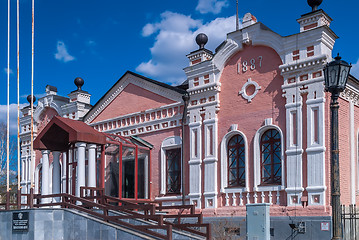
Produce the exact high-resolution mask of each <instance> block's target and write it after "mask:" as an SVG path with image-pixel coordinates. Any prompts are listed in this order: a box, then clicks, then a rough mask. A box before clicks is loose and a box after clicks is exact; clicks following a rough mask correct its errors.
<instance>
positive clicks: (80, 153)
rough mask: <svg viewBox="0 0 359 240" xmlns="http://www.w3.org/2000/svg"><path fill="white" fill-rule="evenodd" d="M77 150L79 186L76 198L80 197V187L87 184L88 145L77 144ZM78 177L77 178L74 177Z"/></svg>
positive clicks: (77, 186) (77, 185)
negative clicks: (86, 153)
mask: <svg viewBox="0 0 359 240" xmlns="http://www.w3.org/2000/svg"><path fill="white" fill-rule="evenodd" d="M75 146H76V148H77V184H76V197H80V187H84V186H85V184H86V178H85V174H86V172H85V171H86V170H85V169H86V168H85V151H86V143H84V142H78V143H76V144H75ZM73 177H76V176H73Z"/></svg>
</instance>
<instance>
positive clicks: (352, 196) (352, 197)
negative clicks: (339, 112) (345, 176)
mask: <svg viewBox="0 0 359 240" xmlns="http://www.w3.org/2000/svg"><path fill="white" fill-rule="evenodd" d="M349 121H350V122H349V126H350V131H349V132H350V183H351V184H350V203H351V204H355V190H356V187H355V169H356V168H355V152H356V149H355V130H354V102H353V101H352V100H350V101H349Z"/></svg>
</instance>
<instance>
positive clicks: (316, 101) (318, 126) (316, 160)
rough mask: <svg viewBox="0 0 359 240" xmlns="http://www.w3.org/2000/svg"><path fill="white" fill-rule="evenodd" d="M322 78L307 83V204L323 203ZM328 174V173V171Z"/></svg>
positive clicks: (323, 123)
mask: <svg viewBox="0 0 359 240" xmlns="http://www.w3.org/2000/svg"><path fill="white" fill-rule="evenodd" d="M320 79H322V81H323V80H324V79H323V78H319V80H317V81H318V82H315V83H312V84H309V85H308V98H307V102H306V103H307V149H306V154H307V182H308V186H307V187H306V190H307V192H308V205H324V204H325V190H326V186H325V121H324V111H325V110H324V103H325V95H324V85H323V82H322V81H321V80H320ZM328 174H329V173H328Z"/></svg>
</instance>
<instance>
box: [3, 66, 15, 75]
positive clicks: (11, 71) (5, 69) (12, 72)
mask: <svg viewBox="0 0 359 240" xmlns="http://www.w3.org/2000/svg"><path fill="white" fill-rule="evenodd" d="M7 69H8V68H7V67H6V68H4V72H5V73H6V74H7ZM9 72H10V75H12V74H14V71H13V70H12V69H11V68H10V71H9Z"/></svg>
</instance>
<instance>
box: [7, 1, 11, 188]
mask: <svg viewBox="0 0 359 240" xmlns="http://www.w3.org/2000/svg"><path fill="white" fill-rule="evenodd" d="M7 4H8V5H7V6H8V7H7V114H6V121H7V126H6V191H7V192H9V190H10V179H9V138H10V134H9V131H10V128H9V125H10V117H9V115H10V105H9V101H10V97H9V94H10V0H8V1H7Z"/></svg>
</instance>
